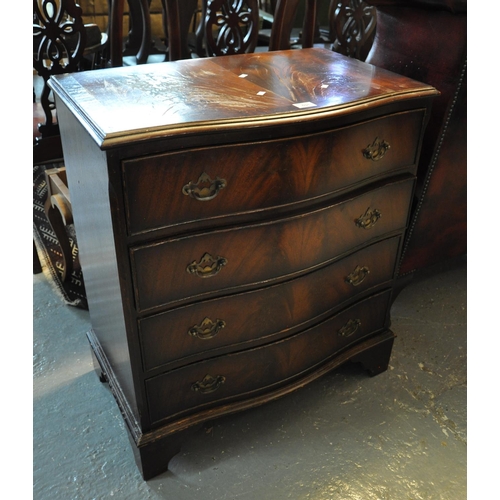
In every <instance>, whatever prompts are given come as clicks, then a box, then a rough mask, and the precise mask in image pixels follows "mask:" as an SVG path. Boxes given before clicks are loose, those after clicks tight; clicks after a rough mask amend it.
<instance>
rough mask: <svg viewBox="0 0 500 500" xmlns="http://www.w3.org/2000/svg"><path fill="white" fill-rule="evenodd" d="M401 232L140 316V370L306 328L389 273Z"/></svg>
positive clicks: (211, 354) (386, 278)
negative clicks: (307, 267)
mask: <svg viewBox="0 0 500 500" xmlns="http://www.w3.org/2000/svg"><path fill="white" fill-rule="evenodd" d="M399 242H400V238H399V237H394V238H390V239H387V240H383V241H381V242H379V243H375V244H374V245H370V246H368V247H366V248H364V249H362V250H360V251H358V252H355V253H354V254H352V255H349V256H348V257H346V258H344V259H342V260H340V261H338V262H335V263H334V264H331V265H330V266H327V267H325V268H321V269H319V270H318V271H315V272H312V273H309V274H307V275H306V276H302V277H299V278H296V279H294V280H290V281H287V282H285V283H280V284H278V285H274V286H270V287H267V288H264V289H261V290H255V291H251V292H246V293H240V294H236V295H231V296H229V297H222V298H219V299H212V300H208V301H205V302H202V303H199V304H192V305H189V306H185V307H180V308H177V309H174V310H172V311H169V312H167V313H162V314H158V315H155V316H150V317H148V318H145V319H142V320H139V332H140V338H141V345H142V352H143V362H144V369H145V370H146V371H147V370H152V369H154V368H158V367H161V366H162V365H165V364H167V363H170V362H172V361H176V360H183V361H184V363H189V362H192V361H193V360H194V361H196V356H197V355H198V358H199V357H200V356H201V355H203V356H204V357H205V358H206V357H209V356H215V355H217V351H218V350H219V351H220V349H221V348H225V347H228V346H232V347H233V349H237V348H239V349H242V348H243V346H242V344H243V343H247V346H248V345H249V343H251V342H252V341H254V340H257V339H261V342H263V341H264V339H265V340H267V341H269V340H271V339H272V338H273V337H283V336H285V335H287V334H290V333H293V332H294V331H298V329H299V328H300V329H303V328H306V327H308V326H310V325H312V324H314V323H317V322H319V321H320V320H321V319H323V317H324V316H325V315H326V314H328V312H329V311H331V310H332V308H334V307H337V306H340V305H341V304H342V303H343V302H344V301H346V300H349V299H352V298H353V297H355V296H356V295H359V294H360V293H363V292H365V291H367V290H369V289H371V288H373V287H376V286H378V285H381V284H383V283H388V282H390V280H391V279H392V278H393V275H394V269H395V263H396V255H397V251H398V248H399Z"/></svg>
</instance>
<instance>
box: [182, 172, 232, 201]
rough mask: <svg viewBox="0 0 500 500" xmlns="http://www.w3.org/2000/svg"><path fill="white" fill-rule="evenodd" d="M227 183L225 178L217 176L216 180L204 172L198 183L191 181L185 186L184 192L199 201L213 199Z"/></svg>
mask: <svg viewBox="0 0 500 500" xmlns="http://www.w3.org/2000/svg"><path fill="white" fill-rule="evenodd" d="M226 185H227V182H226V181H225V179H219V177H216V178H215V179H214V180H212V179H211V178H210V176H209V175H208V174H207V173H206V172H203V173H202V174H201V175H200V177H199V179H198V181H197V182H196V183H194V182H192V181H190V182H188V183H187V184H186V185H185V186H184V187H183V188H182V192H183V193H184V194H185V195H186V196H191V198H194V199H195V200H198V201H210V200H213V199H214V198H215V197H216V196H217V195H218V194H219V192H220V190H221V189H224V188H225V187H226Z"/></svg>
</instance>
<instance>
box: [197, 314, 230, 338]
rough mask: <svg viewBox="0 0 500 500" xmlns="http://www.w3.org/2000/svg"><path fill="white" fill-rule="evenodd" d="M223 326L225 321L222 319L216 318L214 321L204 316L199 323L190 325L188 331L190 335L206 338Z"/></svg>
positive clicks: (214, 334) (213, 335) (212, 335)
mask: <svg viewBox="0 0 500 500" xmlns="http://www.w3.org/2000/svg"><path fill="white" fill-rule="evenodd" d="M225 326H226V322H225V321H224V320H222V319H216V320H215V322H214V321H212V320H211V319H210V318H205V319H204V320H203V321H202V322H201V323H200V324H199V325H194V326H192V327H191V328H190V329H189V330H188V333H189V335H191V336H192V337H196V338H198V339H201V340H208V339H211V338H213V337H215V336H216V335H217V334H218V333H219V332H220V331H221V330H222V329H223V328H224V327H225Z"/></svg>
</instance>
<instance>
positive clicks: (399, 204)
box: [51, 49, 436, 479]
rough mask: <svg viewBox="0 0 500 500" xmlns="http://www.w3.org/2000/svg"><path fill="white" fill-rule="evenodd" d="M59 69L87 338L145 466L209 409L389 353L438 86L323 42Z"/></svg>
mask: <svg viewBox="0 0 500 500" xmlns="http://www.w3.org/2000/svg"><path fill="white" fill-rule="evenodd" d="M51 87H52V89H53V91H54V93H55V96H56V103H57V110H58V117H59V123H60V126H61V133H62V140H63V148H64V157H65V164H66V172H67V177H68V183H69V189H70V194H71V199H72V205H73V211H74V213H73V216H74V221H75V228H76V232H77V238H78V246H79V251H80V261H81V264H82V268H83V273H84V278H85V285H86V291H87V299H88V302H89V312H90V317H91V322H92V330H91V331H90V332H89V334H88V338H89V341H90V345H91V348H92V352H93V354H94V357H95V360H96V366H97V367H98V369H99V370H100V372H101V374H102V378H103V379H104V380H106V382H108V383H109V386H110V388H111V390H112V393H113V395H114V396H115V399H116V402H117V404H118V405H119V407H120V410H121V412H122V414H123V417H124V419H125V422H126V424H127V427H128V430H129V433H130V437H131V440H132V443H133V449H134V451H135V455H136V458H137V463H138V465H139V467H140V469H141V471H142V473H143V476H144V478H146V479H147V478H150V477H153V476H155V475H157V474H159V473H161V472H163V471H164V470H166V468H167V465H168V461H169V460H170V458H171V457H172V456H173V455H175V453H177V452H178V450H179V447H180V445H181V443H182V440H183V439H184V438H185V435H186V433H188V432H192V431H193V430H195V429H196V428H197V426H199V425H200V424H202V423H203V422H204V421H207V420H208V419H213V418H215V417H219V416H222V415H228V414H231V413H234V412H236V411H241V410H244V409H246V408H251V407H254V406H256V405H260V404H262V403H265V402H266V401H270V400H272V399H275V398H277V397H281V396H284V395H285V394H287V393H288V392H290V391H292V390H295V389H298V388H299V387H301V386H303V385H304V384H306V383H308V382H310V381H312V380H314V379H316V378H317V377H319V376H320V375H322V374H324V373H326V372H327V371H329V370H332V369H334V368H335V367H338V366H339V365H341V364H342V363H345V362H347V361H355V362H361V363H362V364H363V365H364V367H365V368H366V369H367V370H368V371H369V372H370V373H371V374H377V373H380V372H382V371H384V370H385V369H386V368H387V365H388V362H389V357H390V353H391V348H392V343H393V339H394V334H393V333H392V332H391V331H390V329H389V324H390V319H389V311H390V305H391V298H392V293H393V282H394V276H395V273H396V271H397V265H398V259H399V255H400V251H401V243H402V238H403V236H404V232H405V228H406V225H407V221H408V213H409V208H410V205H411V202H412V195H413V190H414V179H415V174H416V165H417V161H418V155H419V151H420V147H421V138H422V132H423V130H424V128H425V124H426V120H427V118H428V115H429V109H430V105H431V101H432V98H433V97H434V96H435V95H436V91H435V89H433V88H432V87H430V86H428V85H424V84H421V83H418V82H415V81H412V80H409V79H407V78H404V77H401V76H397V75H394V74H391V73H389V72H387V71H384V70H380V69H377V68H375V67H373V66H370V65H367V64H364V63H361V62H359V61H356V60H352V59H348V58H345V57H343V56H341V55H338V54H335V53H333V52H329V51H326V50H322V49H306V50H300V51H284V52H270V53H259V54H248V55H242V56H231V57H221V58H214V59H204V60H189V61H179V62H175V63H164V64H157V65H146V66H137V67H133V68H117V69H105V70H98V71H92V72H83V73H75V74H72V75H64V76H60V77H57V78H56V79H54V80H52V81H51Z"/></svg>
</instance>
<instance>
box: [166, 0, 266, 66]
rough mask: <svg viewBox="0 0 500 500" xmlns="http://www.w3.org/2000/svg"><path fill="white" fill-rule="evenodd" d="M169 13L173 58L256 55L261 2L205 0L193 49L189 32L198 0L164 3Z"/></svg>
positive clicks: (254, 0)
mask: <svg viewBox="0 0 500 500" xmlns="http://www.w3.org/2000/svg"><path fill="white" fill-rule="evenodd" d="M163 2H164V5H165V10H166V13H167V32H168V46H169V59H170V60H171V61H175V60H178V59H188V58H191V57H192V56H193V54H194V55H195V56H198V57H207V56H208V57H212V56H223V55H231V54H241V53H246V52H253V51H254V50H255V47H256V45H257V40H258V30H259V2H258V0H203V1H202V2H201V12H199V22H198V23H197V27H196V29H195V39H194V41H192V42H193V46H192V47H190V46H189V31H190V26H191V25H192V22H193V21H192V20H193V15H194V14H196V11H197V8H198V1H197V0H182V1H180V0H163Z"/></svg>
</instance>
